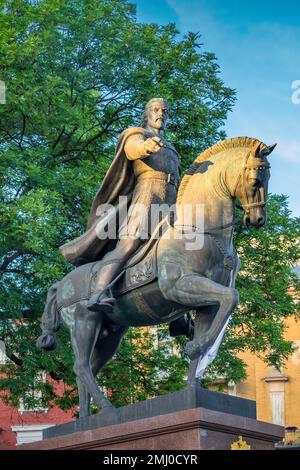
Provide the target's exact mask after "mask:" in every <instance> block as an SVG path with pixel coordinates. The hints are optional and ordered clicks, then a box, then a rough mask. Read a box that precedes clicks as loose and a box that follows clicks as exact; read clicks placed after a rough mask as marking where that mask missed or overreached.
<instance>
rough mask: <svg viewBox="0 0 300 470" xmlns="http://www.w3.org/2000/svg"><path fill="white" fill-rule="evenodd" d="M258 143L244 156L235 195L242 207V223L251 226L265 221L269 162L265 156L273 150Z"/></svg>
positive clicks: (272, 147)
mask: <svg viewBox="0 0 300 470" xmlns="http://www.w3.org/2000/svg"><path fill="white" fill-rule="evenodd" d="M275 147H276V144H275V145H271V146H270V147H268V146H266V145H264V144H262V143H259V144H257V145H256V146H255V147H254V148H253V149H252V150H251V151H250V152H249V153H248V154H247V155H246V157H245V161H244V166H243V168H242V171H241V173H240V176H239V178H238V181H237V186H236V190H235V193H234V194H235V196H237V197H238V198H239V199H240V200H241V202H242V206H243V209H244V223H245V224H246V225H252V226H253V227H257V228H259V227H262V226H263V225H264V223H265V222H266V218H267V214H266V203H267V196H268V181H269V178H270V164H269V162H268V160H267V156H268V155H270V153H271V152H272V151H273V150H274V148H275Z"/></svg>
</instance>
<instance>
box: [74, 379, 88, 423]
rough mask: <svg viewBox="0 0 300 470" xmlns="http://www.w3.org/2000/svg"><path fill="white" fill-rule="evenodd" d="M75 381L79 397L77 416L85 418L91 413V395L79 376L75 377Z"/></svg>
mask: <svg viewBox="0 0 300 470" xmlns="http://www.w3.org/2000/svg"><path fill="white" fill-rule="evenodd" d="M76 383H77V390H78V397H79V418H85V417H86V416H90V414H91V395H90V394H89V392H88V390H87V388H86V386H85V385H84V383H83V381H82V380H81V379H80V378H79V377H76Z"/></svg>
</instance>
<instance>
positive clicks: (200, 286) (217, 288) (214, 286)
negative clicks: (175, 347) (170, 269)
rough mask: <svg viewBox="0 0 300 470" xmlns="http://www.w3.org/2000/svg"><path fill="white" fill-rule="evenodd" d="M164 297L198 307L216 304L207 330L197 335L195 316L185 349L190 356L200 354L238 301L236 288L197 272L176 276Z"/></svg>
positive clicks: (212, 341) (196, 356)
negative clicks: (216, 309)
mask: <svg viewBox="0 0 300 470" xmlns="http://www.w3.org/2000/svg"><path fill="white" fill-rule="evenodd" d="M167 298H168V299H170V300H174V301H175V302H179V303H182V304H184V305H189V306H191V307H195V308H197V307H200V306H205V305H218V306H219V308H218V311H217V313H216V315H215V317H214V319H213V321H212V322H211V325H210V327H209V329H208V330H207V331H206V332H203V333H200V335H199V336H198V337H197V334H198V333H197V318H196V319H195V320H196V321H195V326H196V334H195V337H194V339H193V341H189V342H188V343H187V346H186V351H187V354H188V356H189V357H190V359H192V360H193V359H197V358H199V357H200V356H201V355H203V354H204V353H205V352H206V350H207V349H208V348H209V346H211V345H212V344H213V343H214V341H215V339H216V338H217V337H218V335H219V333H220V332H221V330H222V327H223V325H224V323H225V321H226V320H227V318H228V317H229V315H230V314H231V312H232V311H233V310H234V308H235V307H236V305H237V303H238V298H239V296H238V292H237V290H236V289H233V288H231V287H225V286H223V285H221V284H218V283H217V282H214V281H212V280H210V279H208V278H206V277H203V276H200V275H199V274H189V275H185V276H182V277H181V278H179V279H178V280H177V281H176V282H175V283H174V284H173V286H170V287H169V289H168V292H167Z"/></svg>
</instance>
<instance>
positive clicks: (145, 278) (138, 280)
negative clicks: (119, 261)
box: [112, 217, 170, 297]
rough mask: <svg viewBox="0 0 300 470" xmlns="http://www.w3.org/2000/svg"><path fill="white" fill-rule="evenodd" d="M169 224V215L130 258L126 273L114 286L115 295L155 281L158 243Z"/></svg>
mask: <svg viewBox="0 0 300 470" xmlns="http://www.w3.org/2000/svg"><path fill="white" fill-rule="evenodd" d="M169 225H170V224H169V221H168V217H166V218H164V219H163V220H162V221H161V222H160V223H159V224H158V225H157V227H156V228H155V230H154V232H153V234H152V235H151V238H150V240H149V241H148V242H147V243H145V244H144V245H142V246H141V247H140V248H139V249H138V251H137V252H136V253H135V254H134V255H133V256H132V257H131V258H129V260H128V261H127V263H126V265H125V268H124V269H125V272H124V275H123V276H121V279H120V280H117V282H116V283H115V285H114V286H113V289H112V290H113V295H114V296H115V297H118V296H119V295H122V294H125V293H126V292H129V291H131V290H133V289H136V288H137V287H141V286H144V285H146V284H149V283H150V282H152V281H154V279H155V278H156V277H157V257H156V250H157V244H158V241H159V239H160V238H161V237H162V235H163V234H164V233H165V232H166V230H167V229H168V228H169Z"/></svg>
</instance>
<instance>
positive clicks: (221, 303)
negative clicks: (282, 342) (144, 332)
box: [38, 137, 274, 416]
mask: <svg viewBox="0 0 300 470" xmlns="http://www.w3.org/2000/svg"><path fill="white" fill-rule="evenodd" d="M273 148H274V146H272V147H268V146H267V145H265V144H263V143H262V142H260V141H258V140H256V139H252V138H248V137H240V138H235V139H229V140H225V141H223V142H220V143H218V144H216V145H214V146H212V147H211V148H209V149H208V150H206V151H205V152H203V153H202V154H201V155H200V156H198V157H197V158H196V159H195V161H194V163H193V164H192V165H191V167H190V168H189V170H187V172H186V175H185V176H184V178H183V180H182V182H181V184H180V187H179V191H178V197H177V204H176V205H177V214H178V218H177V220H176V221H175V223H174V224H173V225H172V223H170V222H169V221H168V219H165V220H163V221H162V222H161V223H160V225H159V227H158V228H162V230H163V236H162V237H161V238H160V239H159V240H155V237H151V239H150V240H149V241H148V242H147V243H146V244H145V246H143V247H142V248H141V249H140V250H139V252H138V253H136V254H135V255H134V256H133V257H131V258H130V259H129V260H128V261H127V264H126V265H125V272H124V274H123V275H122V276H121V277H120V278H119V279H118V280H117V282H116V283H115V284H114V285H113V286H112V292H113V297H114V298H115V299H116V304H115V306H114V309H108V310H107V311H106V312H105V313H104V312H103V311H100V312H94V311H92V310H90V309H88V308H87V306H88V302H89V300H90V298H91V297H92V296H93V295H94V294H95V293H97V292H98V289H99V285H98V282H97V273H98V272H99V270H100V269H101V263H102V261H96V262H92V263H87V264H84V265H82V266H80V267H78V268H76V269H75V270H74V271H72V272H71V273H70V274H68V275H67V276H65V278H64V279H63V280H62V281H60V282H58V283H57V284H55V286H52V291H51V289H50V291H49V299H51V302H50V304H51V308H50V309H46V310H45V312H44V314H43V318H42V324H43V334H42V336H41V337H40V338H39V340H38V344H39V346H40V347H43V348H44V349H53V348H54V347H55V338H54V337H55V332H56V331H57V330H58V328H59V324H60V317H61V319H62V320H63V323H64V324H65V326H66V327H67V328H69V330H70V333H71V338H72V345H73V350H74V354H75V363H74V371H75V373H76V376H77V384H78V392H79V403H80V416H87V415H88V414H89V412H90V411H89V403H90V396H92V397H93V399H94V402H95V404H96V405H97V406H98V407H99V408H107V407H111V406H112V405H111V403H110V402H109V401H108V400H107V399H106V398H105V396H104V394H103V393H102V392H101V391H100V390H99V387H98V385H97V383H96V380H95V377H96V375H97V374H98V372H99V371H100V369H101V368H102V367H103V366H104V365H105V364H106V363H107V361H108V360H109V359H110V358H111V357H112V356H113V355H114V353H115V352H116V350H117V348H118V346H119V343H120V341H121V339H122V337H123V335H124V334H125V333H126V331H127V329H128V328H129V327H130V326H147V325H156V324H159V323H164V322H165V323H170V322H172V321H173V320H176V319H178V318H181V317H182V316H183V315H184V314H185V313H186V312H189V311H190V310H191V309H194V310H196V315H195V331H194V337H193V339H192V340H191V341H189V342H188V344H187V349H186V350H187V353H188V355H189V357H190V359H191V364H190V370H189V379H188V381H189V384H190V385H191V384H193V383H194V382H195V378H196V377H201V376H202V375H203V373H204V370H205V368H206V367H207V366H208V365H209V364H210V363H211V362H212V361H213V359H214V357H215V356H216V354H217V350H218V347H219V345H220V343H221V341H222V338H223V335H224V332H225V328H226V325H227V323H228V321H229V318H230V315H231V313H232V312H233V310H234V308H235V307H236V305H237V303H238V292H237V291H236V289H235V288H234V285H235V277H236V274H237V272H238V270H239V259H238V256H237V254H236V251H235V249H234V246H233V241H232V239H233V228H234V224H235V199H236V198H238V199H240V200H241V203H242V207H243V209H244V223H245V224H247V225H251V226H254V227H257V228H259V227H261V226H263V224H264V223H265V220H266V202H267V188H268V180H269V176H270V172H269V168H270V166H269V163H268V160H267V158H266V157H267V155H269V154H270V153H271V152H272V150H273ZM198 205H202V207H203V224H202V223H201V224H200V223H199V221H198V219H197V217H196V214H197V210H196V209H197V206H198ZM186 207H188V209H189V213H190V214H191V216H192V218H191V219H189V220H188V223H187V220H186V219H185V217H184V216H183V214H184V210H183V209H184V208H186ZM158 228H157V229H156V231H157V230H158ZM192 236H193V237H195V240H196V242H197V237H199V238H200V239H201V240H202V243H201V246H200V248H199V247H197V245H196V247H197V249H196V250H193V249H191V247H190V243H192V242H191V237H192ZM82 252H84V250H83V251H82Z"/></svg>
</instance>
